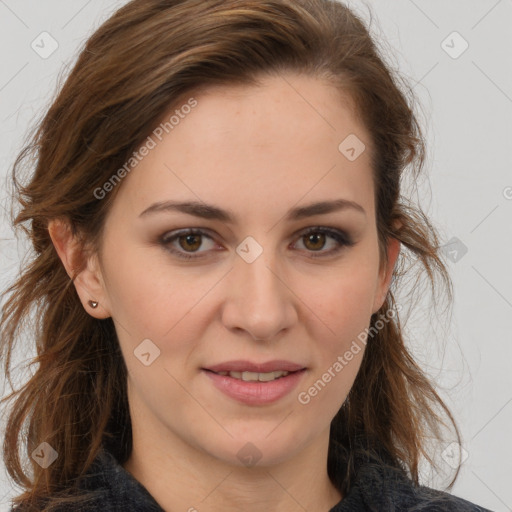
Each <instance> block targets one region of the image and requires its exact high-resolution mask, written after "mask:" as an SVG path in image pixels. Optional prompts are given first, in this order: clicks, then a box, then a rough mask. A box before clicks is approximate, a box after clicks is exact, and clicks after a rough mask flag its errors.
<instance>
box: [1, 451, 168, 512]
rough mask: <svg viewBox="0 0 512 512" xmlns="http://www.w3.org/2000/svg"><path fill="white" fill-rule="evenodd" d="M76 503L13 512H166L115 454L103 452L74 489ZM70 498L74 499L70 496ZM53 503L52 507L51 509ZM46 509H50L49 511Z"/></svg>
mask: <svg viewBox="0 0 512 512" xmlns="http://www.w3.org/2000/svg"><path fill="white" fill-rule="evenodd" d="M72 492H73V502H68V503H64V502H63V501H61V503H60V504H58V505H57V504H56V500H55V498H56V497H57V496H52V499H46V500H45V501H44V502H43V503H42V504H40V505H39V506H38V507H37V508H30V507H17V508H12V509H11V511H10V512H29V511H30V512H31V511H36V510H38V511H41V510H48V511H51V512H67V511H69V510H73V511H76V512H93V511H100V510H101V511H107V510H108V511H109V512H125V511H126V510H137V511H141V512H162V511H163V509H162V508H161V507H160V506H159V505H158V503H157V502H156V501H155V499H154V498H153V497H152V496H151V494H150V493H149V491H148V490H147V489H146V488H145V487H144V486H143V485H142V484H141V483H140V482H139V481H138V480H136V479H135V478H134V477H133V476H132V475H131V474H130V473H129V472H128V471H127V470H126V469H124V468H123V466H122V465H120V464H119V462H118V461H117V460H116V458H115V457H114V456H113V454H112V453H110V452H109V451H107V450H105V449H101V450H100V452H99V453H98V455H97V457H96V458H95V460H94V462H93V464H92V465H91V467H90V468H89V469H88V471H87V472H86V474H85V475H84V476H83V477H82V478H80V479H79V480H78V481H77V483H76V486H75V487H74V488H73V489H72ZM67 496H70V494H69V493H67ZM50 504H51V506H49V505H50ZM45 507H46V508H45Z"/></svg>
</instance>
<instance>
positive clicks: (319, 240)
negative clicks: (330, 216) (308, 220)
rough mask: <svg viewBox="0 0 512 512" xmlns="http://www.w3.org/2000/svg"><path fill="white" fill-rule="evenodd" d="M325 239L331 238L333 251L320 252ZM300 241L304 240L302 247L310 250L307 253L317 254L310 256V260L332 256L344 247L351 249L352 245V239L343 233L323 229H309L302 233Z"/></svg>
mask: <svg viewBox="0 0 512 512" xmlns="http://www.w3.org/2000/svg"><path fill="white" fill-rule="evenodd" d="M326 238H331V239H333V240H334V241H335V244H334V249H331V250H330V251H322V250H321V249H322V248H323V247H324V246H325V240H326ZM300 240H305V243H304V245H305V246H306V249H311V251H308V252H313V253H315V252H317V253H319V254H311V255H310V257H311V258H323V257H327V256H332V255H334V254H336V253H338V252H339V251H341V250H342V249H343V248H344V247H352V246H353V245H354V241H353V240H352V238H351V237H350V236H349V235H348V234H347V233H345V232H344V231H340V230H338V229H329V228H324V227H314V228H309V229H308V230H307V231H306V232H303V233H302V236H301V237H300ZM319 246H320V247H319Z"/></svg>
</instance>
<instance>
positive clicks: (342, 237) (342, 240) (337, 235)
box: [159, 226, 355, 260]
mask: <svg viewBox="0 0 512 512" xmlns="http://www.w3.org/2000/svg"><path fill="white" fill-rule="evenodd" d="M312 233H315V234H316V233H322V234H325V235H328V236H330V237H331V238H333V239H334V240H336V242H337V243H338V244H339V246H338V247H337V248H336V249H333V250H331V251H327V253H326V252H324V251H308V252H311V253H313V254H311V258H325V257H327V256H332V255H334V254H337V253H338V252H339V251H341V250H342V249H343V248H344V247H352V246H353V245H354V244H355V243H354V241H353V240H352V238H351V237H350V236H349V235H348V234H347V233H345V232H343V231H339V230H337V229H336V230H335V229H329V228H325V227H320V226H318V227H312V228H308V229H307V230H306V231H303V232H302V233H301V235H300V236H299V239H301V238H303V237H305V236H307V235H310V234H312ZM169 234H172V232H171V233H165V234H164V235H163V236H161V237H160V239H159V243H160V244H161V245H163V246H164V248H165V249H166V250H167V251H169V252H171V253H173V254H175V255H176V256H178V257H179V258H182V259H185V260H191V259H197V258H202V256H201V255H200V254H202V253H198V254H199V255H191V254H187V253H183V252H180V251H177V250H176V249H173V248H171V247H170V244H171V243H172V242H173V241H174V240H176V239H178V238H180V237H182V236H187V235H202V236H206V237H207V238H210V239H211V240H212V237H211V236H209V235H208V234H207V233H206V232H204V231H202V230H200V229H193V228H191V229H186V230H182V231H179V232H177V233H174V234H172V236H169ZM315 252H319V253H320V254H314V253H315Z"/></svg>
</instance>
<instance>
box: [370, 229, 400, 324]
mask: <svg viewBox="0 0 512 512" xmlns="http://www.w3.org/2000/svg"><path fill="white" fill-rule="evenodd" d="M400 247H401V243H400V240H398V239H397V238H390V239H389V241H388V247H387V255H388V261H387V264H386V266H385V267H383V269H382V271H381V272H380V275H379V284H378V287H377V290H376V294H375V301H374V304H373V313H374V314H375V313H376V312H377V311H378V310H379V309H380V308H381V307H382V305H383V304H384V301H385V300H386V295H387V294H388V291H389V287H390V285H391V279H392V278H393V271H394V269H395V264H396V261H397V259H398V255H399V254H400Z"/></svg>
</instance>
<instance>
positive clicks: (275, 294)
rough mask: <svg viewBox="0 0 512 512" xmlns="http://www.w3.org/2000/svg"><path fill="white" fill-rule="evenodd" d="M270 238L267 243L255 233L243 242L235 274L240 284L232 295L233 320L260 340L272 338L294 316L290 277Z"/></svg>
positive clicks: (238, 253) (235, 287)
mask: <svg viewBox="0 0 512 512" xmlns="http://www.w3.org/2000/svg"><path fill="white" fill-rule="evenodd" d="M262 238H263V237H260V239H262ZM270 238H271V237H270V236H268V237H265V242H264V243H265V244H266V245H265V246H263V244H260V243H259V242H258V241H257V240H256V238H254V237H252V236H248V237H247V238H246V239H245V240H243V241H242V242H241V243H240V244H239V246H238V247H237V249H236V252H237V255H238V257H237V259H236V260H235V268H234V269H233V276H232V277H233V279H235V280H236V283H235V284H234V286H233V287H230V289H231V292H230V294H229V295H230V304H229V308H228V310H229V311H230V312H231V314H230V317H229V319H228V320H229V323H230V324H231V325H232V326H234V325H236V326H237V327H241V328H243V329H244V330H247V331H249V332H250V333H251V334H252V335H253V336H255V337H256V338H257V339H269V338H272V337H273V336H275V335H276V334H277V333H278V332H279V331H280V330H281V329H282V328H283V327H285V326H287V325H288V324H289V322H290V321H291V319H292V316H291V313H292V309H293V308H292V304H291V303H290V301H289V292H288V288H287V287H286V286H285V284H284V283H285V282H286V280H285V279H284V276H281V275H280V273H281V270H280V269H281V268H282V266H281V265H280V264H279V255H278V254H277V249H276V248H275V247H273V246H272V244H271V243H270V242H269V240H270Z"/></svg>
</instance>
